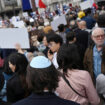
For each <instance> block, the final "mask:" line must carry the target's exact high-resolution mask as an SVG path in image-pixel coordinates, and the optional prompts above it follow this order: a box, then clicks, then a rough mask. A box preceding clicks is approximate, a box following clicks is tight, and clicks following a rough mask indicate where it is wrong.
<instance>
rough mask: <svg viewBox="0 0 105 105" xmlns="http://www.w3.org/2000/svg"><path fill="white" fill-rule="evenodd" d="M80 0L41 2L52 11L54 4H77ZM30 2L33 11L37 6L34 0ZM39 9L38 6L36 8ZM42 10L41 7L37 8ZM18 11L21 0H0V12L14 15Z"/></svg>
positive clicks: (44, 0) (45, 0)
mask: <svg viewBox="0 0 105 105" xmlns="http://www.w3.org/2000/svg"><path fill="white" fill-rule="evenodd" d="M80 1H81V0H43V2H44V3H45V4H46V5H47V7H48V8H50V9H51V11H53V10H54V9H55V7H56V5H59V6H60V7H61V8H62V6H63V5H64V4H69V3H71V4H72V5H73V6H74V5H79V3H80ZM31 2H32V10H33V11H35V10H36V9H37V8H36V7H35V0H31ZM38 9H39V8H38ZM39 10H42V9H39ZM19 11H22V0H0V14H11V13H12V14H11V15H15V14H17V13H18V12H19Z"/></svg>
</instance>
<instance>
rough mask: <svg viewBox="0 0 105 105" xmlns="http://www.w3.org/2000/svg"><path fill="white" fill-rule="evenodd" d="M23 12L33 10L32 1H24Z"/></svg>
mask: <svg viewBox="0 0 105 105" xmlns="http://www.w3.org/2000/svg"><path fill="white" fill-rule="evenodd" d="M22 8H23V11H25V10H30V9H32V4H31V0H22Z"/></svg>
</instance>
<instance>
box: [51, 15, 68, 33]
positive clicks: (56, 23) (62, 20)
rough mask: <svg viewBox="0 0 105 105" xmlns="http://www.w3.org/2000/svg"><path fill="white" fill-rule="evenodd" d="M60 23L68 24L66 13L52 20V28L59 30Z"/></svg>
mask: <svg viewBox="0 0 105 105" xmlns="http://www.w3.org/2000/svg"><path fill="white" fill-rule="evenodd" d="M60 24H64V25H66V24H67V21H66V17H65V15H62V16H60V17H59V18H58V19H56V20H54V21H52V22H51V27H52V29H53V30H54V31H57V30H58V26H59V25H60Z"/></svg>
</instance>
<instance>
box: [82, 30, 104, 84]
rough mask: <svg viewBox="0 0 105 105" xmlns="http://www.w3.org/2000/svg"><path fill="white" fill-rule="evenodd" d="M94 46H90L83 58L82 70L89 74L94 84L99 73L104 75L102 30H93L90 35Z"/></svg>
mask: <svg viewBox="0 0 105 105" xmlns="http://www.w3.org/2000/svg"><path fill="white" fill-rule="evenodd" d="M91 38H92V40H93V41H94V43H95V45H93V46H90V47H89V48H88V49H87V50H86V52H85V56H84V68H85V69H86V70H87V71H89V72H90V75H91V77H92V79H93V82H94V84H95V83H96V78H97V76H98V75H99V74H100V73H105V70H104V68H105V65H104V64H103V62H102V59H101V55H102V47H103V45H104V44H105V32H104V30H103V29H102V28H95V29H93V31H92V35H91Z"/></svg>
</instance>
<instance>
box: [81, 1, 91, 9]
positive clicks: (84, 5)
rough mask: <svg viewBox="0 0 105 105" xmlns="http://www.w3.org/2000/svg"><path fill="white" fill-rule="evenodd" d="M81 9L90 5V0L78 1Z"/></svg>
mask: <svg viewBox="0 0 105 105" xmlns="http://www.w3.org/2000/svg"><path fill="white" fill-rule="evenodd" d="M80 7H81V10H85V9H88V8H91V7H92V4H91V2H90V0H87V1H84V2H82V3H80Z"/></svg>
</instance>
